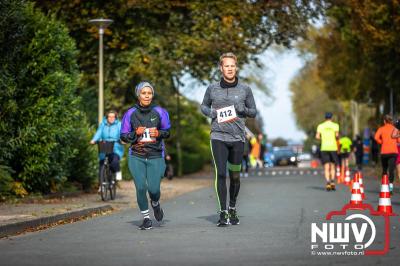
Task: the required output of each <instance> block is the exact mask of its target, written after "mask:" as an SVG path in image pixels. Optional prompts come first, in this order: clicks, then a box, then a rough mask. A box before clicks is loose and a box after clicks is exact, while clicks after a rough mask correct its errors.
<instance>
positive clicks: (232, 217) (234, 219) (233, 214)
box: [229, 209, 240, 225]
mask: <svg viewBox="0 0 400 266" xmlns="http://www.w3.org/2000/svg"><path fill="white" fill-rule="evenodd" d="M229 222H230V223H231V225H237V224H240V221H239V217H238V215H237V213H236V209H229Z"/></svg>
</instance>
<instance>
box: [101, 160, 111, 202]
mask: <svg viewBox="0 0 400 266" xmlns="http://www.w3.org/2000/svg"><path fill="white" fill-rule="evenodd" d="M107 172H109V169H108V166H107V165H103V166H102V167H101V171H100V195H101V199H102V200H103V201H107V200H108V195H107V194H108V184H109V183H108V177H107Z"/></svg>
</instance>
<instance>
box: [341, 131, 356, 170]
mask: <svg viewBox="0 0 400 266" xmlns="http://www.w3.org/2000/svg"><path fill="white" fill-rule="evenodd" d="M352 145H353V142H352V141H351V139H350V138H349V137H347V136H343V137H341V138H340V139H339V147H340V160H341V167H342V173H344V172H345V171H346V169H348V168H349V157H350V152H351V146H352Z"/></svg>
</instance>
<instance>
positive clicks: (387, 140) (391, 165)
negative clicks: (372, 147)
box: [374, 115, 398, 194]
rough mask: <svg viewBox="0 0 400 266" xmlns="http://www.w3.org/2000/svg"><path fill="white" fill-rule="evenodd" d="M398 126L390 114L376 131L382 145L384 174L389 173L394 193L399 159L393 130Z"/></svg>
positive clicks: (377, 138)
mask: <svg viewBox="0 0 400 266" xmlns="http://www.w3.org/2000/svg"><path fill="white" fill-rule="evenodd" d="M395 129H396V128H395V127H394V126H393V118H392V117H391V116H390V115H385V116H384V117H383V126H381V127H380V128H378V130H377V131H376V133H375V137H374V138H375V140H376V142H377V143H378V144H380V145H381V163H382V174H383V175H385V174H388V175H389V190H390V193H391V194H392V193H393V181H394V169H395V167H396V159H397V154H398V150H397V140H396V138H393V137H392V134H393V131H394V130H395Z"/></svg>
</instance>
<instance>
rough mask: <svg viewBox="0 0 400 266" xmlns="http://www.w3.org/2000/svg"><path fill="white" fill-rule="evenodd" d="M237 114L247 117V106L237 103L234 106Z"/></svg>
mask: <svg viewBox="0 0 400 266" xmlns="http://www.w3.org/2000/svg"><path fill="white" fill-rule="evenodd" d="M234 107H235V110H236V113H238V114H239V115H246V106H245V105H244V103H235V105H234Z"/></svg>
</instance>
